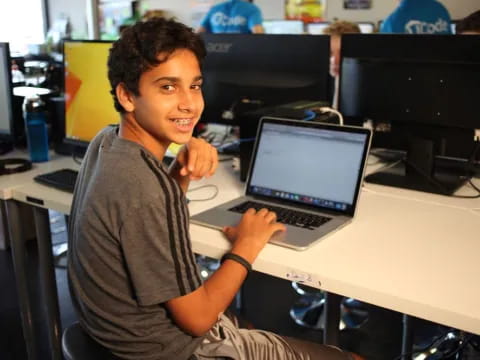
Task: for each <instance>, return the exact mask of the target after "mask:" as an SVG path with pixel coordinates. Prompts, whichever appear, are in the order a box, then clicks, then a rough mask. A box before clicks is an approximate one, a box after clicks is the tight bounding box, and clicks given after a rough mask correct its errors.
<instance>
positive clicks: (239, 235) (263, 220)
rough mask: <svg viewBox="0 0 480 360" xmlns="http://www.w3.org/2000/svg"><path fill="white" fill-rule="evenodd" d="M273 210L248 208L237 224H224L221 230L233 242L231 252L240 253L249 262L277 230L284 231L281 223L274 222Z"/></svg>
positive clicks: (251, 261)
mask: <svg viewBox="0 0 480 360" xmlns="http://www.w3.org/2000/svg"><path fill="white" fill-rule="evenodd" d="M276 219H277V215H276V214H275V213H274V212H273V211H268V210H267V209H261V210H259V211H258V212H257V211H255V210H254V209H248V210H247V211H246V212H245V214H243V217H242V220H241V221H240V223H239V224H238V225H237V226H226V227H225V228H224V229H223V232H224V233H225V235H226V236H227V238H228V239H229V240H230V241H231V242H232V243H233V246H232V253H235V254H237V255H240V256H242V257H244V258H245V259H246V260H248V261H249V262H250V263H253V261H254V260H255V259H256V257H257V255H258V254H259V253H260V251H261V250H262V249H263V248H264V247H265V244H266V243H267V242H268V240H270V238H271V237H272V235H273V234H274V233H276V232H277V231H285V230H286V227H285V225H283V224H280V223H277V222H275V221H276Z"/></svg>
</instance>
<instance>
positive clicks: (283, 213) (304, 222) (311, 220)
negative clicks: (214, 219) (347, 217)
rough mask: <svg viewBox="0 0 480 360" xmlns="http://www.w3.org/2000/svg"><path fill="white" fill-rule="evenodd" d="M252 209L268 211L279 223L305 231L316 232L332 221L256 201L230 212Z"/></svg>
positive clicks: (246, 203)
mask: <svg viewBox="0 0 480 360" xmlns="http://www.w3.org/2000/svg"><path fill="white" fill-rule="evenodd" d="M250 208H253V209H255V210H260V209H268V210H270V211H273V212H275V213H276V214H277V221H278V222H281V223H282V224H286V225H293V226H297V227H301V228H304V229H309V230H314V229H315V228H318V227H319V226H320V225H322V224H325V223H326V222H328V221H330V219H331V218H329V217H326V216H321V215H314V214H310V213H306V212H303V211H298V210H292V209H287V208H283V207H280V206H273V205H267V204H264V203H258V202H254V201H246V202H244V203H241V204H239V205H236V206H234V207H232V208H231V209H228V210H229V211H233V212H236V213H240V214H243V213H245V212H246V211H247V210H248V209H250Z"/></svg>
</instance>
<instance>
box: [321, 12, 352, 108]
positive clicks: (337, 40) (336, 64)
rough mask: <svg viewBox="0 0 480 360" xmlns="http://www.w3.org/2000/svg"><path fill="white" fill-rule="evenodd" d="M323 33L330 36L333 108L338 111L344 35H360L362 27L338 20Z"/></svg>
mask: <svg viewBox="0 0 480 360" xmlns="http://www.w3.org/2000/svg"><path fill="white" fill-rule="evenodd" d="M323 33H324V34H326V35H330V75H331V76H332V79H333V84H334V86H333V87H331V88H332V90H333V91H332V92H333V99H332V107H333V108H334V109H337V108H338V87H339V76H338V75H339V71H340V59H341V53H340V50H341V47H342V34H358V33H360V27H359V26H358V25H357V24H355V23H352V22H349V21H341V20H337V21H335V22H333V23H331V24H330V25H329V26H328V27H326V28H325V29H324V30H323Z"/></svg>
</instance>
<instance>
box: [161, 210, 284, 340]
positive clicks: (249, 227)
mask: <svg viewBox="0 0 480 360" xmlns="http://www.w3.org/2000/svg"><path fill="white" fill-rule="evenodd" d="M275 219H276V215H275V213H273V212H271V211H267V210H266V209H262V210H260V211H258V212H256V211H255V210H254V209H249V210H248V211H247V212H246V213H245V215H244V216H243V218H242V220H241V222H240V224H239V225H238V226H236V227H227V228H225V230H224V231H225V234H226V235H227V237H228V238H229V239H230V240H232V241H233V242H234V243H233V246H232V250H231V252H232V253H234V254H237V255H239V256H241V257H243V258H244V259H245V260H247V261H248V262H249V263H250V264H252V263H253V262H254V260H255V259H256V257H257V255H258V254H259V252H260V251H261V250H262V249H263V247H264V246H265V244H266V243H267V241H268V240H269V239H270V238H271V236H272V235H273V234H274V233H275V232H277V231H285V226H284V225H282V224H279V223H276V222H275ZM246 275H247V270H246V269H245V267H244V266H243V265H241V264H239V263H237V262H236V261H233V260H230V259H228V260H226V261H225V262H224V263H223V264H222V266H220V268H219V269H218V270H217V271H216V272H215V273H214V274H213V275H212V276H211V277H210V278H209V279H208V280H207V281H205V283H204V284H203V285H202V286H201V287H199V288H198V289H197V290H195V291H193V292H192V293H190V294H187V295H185V296H181V297H178V298H174V299H171V300H169V301H168V302H167V304H166V305H167V308H168V310H169V311H170V313H171V314H172V316H173V319H174V321H175V322H176V324H177V325H178V326H179V327H180V328H182V329H183V330H184V331H185V332H187V333H189V334H191V335H194V336H201V335H203V334H205V333H206V332H207V331H208V330H209V329H210V328H211V327H212V326H213V325H214V324H215V323H216V321H217V319H218V316H219V315H220V314H221V313H222V312H224V311H225V309H226V308H227V307H228V305H230V303H231V302H232V300H233V298H234V296H235V294H236V293H237V291H238V289H239V288H240V286H241V284H242V283H243V281H244V280H245V277H246Z"/></svg>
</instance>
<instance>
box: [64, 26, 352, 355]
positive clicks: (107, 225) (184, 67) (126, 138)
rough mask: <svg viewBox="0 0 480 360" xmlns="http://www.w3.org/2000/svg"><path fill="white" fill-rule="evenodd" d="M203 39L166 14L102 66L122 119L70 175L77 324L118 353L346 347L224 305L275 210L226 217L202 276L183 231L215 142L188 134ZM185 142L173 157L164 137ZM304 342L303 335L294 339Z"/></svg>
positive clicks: (198, 97)
mask: <svg viewBox="0 0 480 360" xmlns="http://www.w3.org/2000/svg"><path fill="white" fill-rule="evenodd" d="M204 56H205V49H204V45H203V43H202V41H201V39H200V38H199V37H198V36H197V35H195V34H194V32H193V31H192V30H191V29H189V28H187V27H185V26H184V25H182V24H180V23H177V22H175V21H173V20H165V19H160V18H156V19H151V20H149V21H147V22H144V23H137V24H135V25H133V26H131V27H129V28H127V29H125V30H124V31H123V32H122V35H121V39H120V40H118V41H117V42H115V43H114V44H113V46H112V49H111V50H110V55H109V60H108V68H109V72H108V77H109V80H110V83H111V86H112V90H111V93H112V95H113V99H114V104H115V108H116V109H117V110H118V111H119V112H120V114H121V121H120V126H119V127H110V128H107V129H104V130H103V131H101V132H100V133H99V134H98V135H97V136H96V137H95V139H94V140H93V141H92V142H91V144H90V146H89V149H88V151H87V154H86V156H85V158H84V160H83V164H82V169H81V171H80V174H79V178H78V181H77V185H76V189H75V193H74V199H73V204H72V212H71V219H70V233H69V265H68V266H69V267H68V275H69V284H70V289H71V292H72V298H73V301H74V304H75V307H76V310H77V312H78V315H79V318H80V323H81V324H82V326H83V328H84V329H85V330H86V331H87V332H88V334H89V335H90V336H92V337H93V338H94V339H95V340H96V341H97V342H98V343H100V344H102V345H103V346H105V347H106V348H108V349H109V350H110V351H111V352H112V353H113V354H115V355H116V356H118V357H120V358H122V359H169V360H177V359H178V360H182V359H189V358H191V357H192V356H193V358H196V359H206V358H210V359H212V358H224V357H228V358H232V359H287V358H288V359H310V358H312V359H313V358H314V357H309V355H308V354H309V353H308V351H309V350H308V349H307V346H311V347H313V348H315V353H316V354H318V357H317V358H319V359H347V355H345V354H344V353H342V352H341V351H339V350H337V349H334V348H330V347H325V346H320V345H315V344H308V345H305V349H302V350H301V349H300V348H299V349H297V347H298V343H297V342H296V341H295V340H290V339H284V338H281V337H279V336H277V335H274V334H271V333H267V332H261V331H249V330H240V329H238V328H237V327H236V326H235V325H234V324H233V323H232V322H231V321H230V320H228V319H227V318H226V317H225V316H223V311H224V310H225V309H226V308H227V306H228V305H229V304H230V302H231V301H232V299H233V297H234V295H235V293H236V292H237V291H238V289H239V287H240V285H241V284H242V282H243V280H244V279H245V277H246V275H247V272H248V271H249V268H250V264H252V263H253V261H254V260H255V258H256V257H257V255H258V253H259V252H260V251H261V249H262V248H263V247H264V246H265V244H266V242H267V241H268V239H269V238H270V237H271V236H272V234H273V233H275V232H276V231H284V230H285V228H284V226H283V225H281V224H278V223H276V222H275V214H274V213H272V212H269V211H267V210H266V209H262V210H260V211H258V212H255V211H254V210H253V209H250V210H249V211H248V212H247V213H246V214H245V216H244V217H243V219H242V221H241V222H240V224H239V225H238V226H236V227H228V228H226V229H225V234H226V236H227V237H228V238H229V239H230V240H231V241H232V248H231V251H230V253H229V254H228V255H226V257H225V261H224V262H223V264H222V265H221V266H220V268H219V269H218V270H217V271H216V272H215V274H213V275H212V276H211V277H210V278H209V279H208V280H207V281H205V283H203V284H202V281H201V279H200V276H199V274H198V270H197V267H196V265H195V262H194V255H193V253H192V249H191V243H190V239H189V233H188V218H189V216H188V208H187V205H186V200H185V192H186V191H187V189H188V185H189V182H190V180H196V179H200V178H202V177H204V176H207V177H208V176H211V175H213V173H214V172H215V170H216V168H217V163H218V160H217V153H216V151H215V149H214V148H213V147H211V146H210V145H209V144H207V143H206V142H205V141H203V140H199V139H195V138H192V131H193V128H194V126H195V124H196V123H197V122H198V120H199V118H200V115H201V113H202V110H203V107H204V103H203V98H202V92H201V85H202V76H201V71H200V61H201V60H202V59H203V57H204ZM172 142H175V143H179V144H185V146H184V147H183V148H182V149H181V150H180V152H179V154H178V156H177V158H176V160H175V161H174V162H173V164H172V165H171V166H170V168H169V169H166V168H164V166H163V165H162V163H161V161H162V158H163V156H164V154H165V151H166V149H167V147H168V146H169V145H170V143H172ZM302 344H303V343H302Z"/></svg>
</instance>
